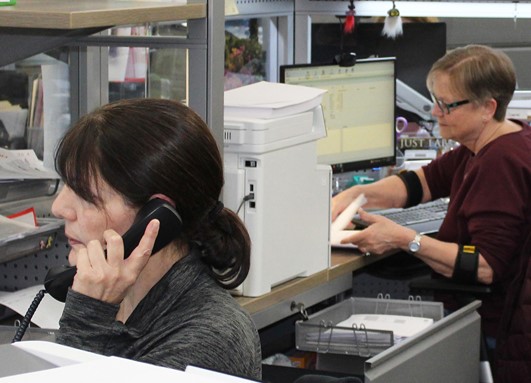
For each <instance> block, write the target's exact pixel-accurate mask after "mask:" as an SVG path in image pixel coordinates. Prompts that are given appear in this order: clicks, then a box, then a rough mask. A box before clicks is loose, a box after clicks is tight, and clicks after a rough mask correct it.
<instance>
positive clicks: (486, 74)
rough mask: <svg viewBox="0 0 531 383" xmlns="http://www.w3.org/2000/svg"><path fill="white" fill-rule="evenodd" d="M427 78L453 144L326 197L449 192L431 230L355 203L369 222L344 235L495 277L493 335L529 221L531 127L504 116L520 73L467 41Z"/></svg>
mask: <svg viewBox="0 0 531 383" xmlns="http://www.w3.org/2000/svg"><path fill="white" fill-rule="evenodd" d="M427 87H428V89H429V90H430V92H431V94H432V98H433V101H434V106H433V110H432V115H433V116H434V117H436V118H437V121H438V124H439V129H440V134H441V136H442V138H444V139H451V140H455V141H457V142H458V143H460V145H459V147H457V148H456V149H454V150H452V151H449V152H447V153H445V154H444V155H442V156H440V157H439V158H437V159H435V160H434V161H432V162H431V163H430V164H428V165H426V166H424V167H422V168H420V169H418V170H416V171H409V172H405V173H401V174H399V175H394V176H390V177H387V178H384V179H381V180H380V181H378V182H375V183H373V184H368V185H356V186H353V187H351V188H350V189H347V190H345V191H344V192H342V193H340V194H338V195H337V196H336V197H334V198H333V200H332V219H335V218H336V217H337V216H338V215H339V213H341V212H342V211H343V210H344V209H345V208H346V207H347V206H348V205H349V204H350V203H351V201H353V200H354V199H355V198H356V197H357V196H358V195H360V194H362V193H363V194H364V195H365V197H366V198H367V201H368V202H367V203H366V205H365V206H364V207H365V208H391V207H409V206H413V205H417V204H419V203H423V202H428V201H431V200H435V199H438V198H443V197H449V198H450V203H449V205H448V212H447V215H446V217H445V219H444V222H443V223H442V226H441V227H440V230H439V232H438V234H437V236H436V237H435V238H432V237H428V236H423V235H420V234H419V233H416V232H415V231H414V230H412V229H409V228H405V227H402V226H399V225H398V224H396V223H394V222H392V221H390V220H388V219H387V218H384V217H381V216H376V215H372V214H370V213H368V212H366V211H365V210H363V209H360V211H359V213H360V218H361V219H362V220H364V221H366V222H367V223H369V224H370V226H369V227H368V228H367V229H365V230H363V231H357V232H354V233H353V234H352V235H351V236H350V237H349V238H346V239H345V240H344V241H343V242H344V243H353V244H355V245H357V246H358V248H359V250H360V251H362V252H363V253H366V254H382V253H386V252H389V251H392V250H396V249H401V250H404V251H407V252H409V253H411V254H413V255H414V256H416V257H418V258H419V259H421V260H422V261H424V262H425V263H426V264H427V265H429V266H430V267H431V268H432V269H433V270H434V271H435V272H436V273H437V274H440V275H441V276H443V277H446V278H452V279H454V280H456V281H460V282H463V283H480V284H486V285H493V287H496V289H494V290H495V291H497V292H496V293H493V294H491V295H489V297H488V298H486V299H484V300H483V304H482V307H481V308H480V313H481V316H482V328H483V331H484V333H485V334H486V335H488V336H490V337H491V338H494V337H495V336H496V332H497V324H498V322H499V320H500V316H501V313H502V311H503V300H504V291H506V289H507V286H508V284H509V283H510V282H511V280H512V279H513V278H514V275H515V268H516V265H517V264H518V258H519V254H520V252H521V248H522V245H523V242H524V239H525V237H526V235H527V233H528V232H529V230H530V221H531V219H530V215H531V214H530V201H531V154H530V153H531V128H530V127H529V126H528V125H527V124H526V123H523V122H520V121H513V120H509V119H507V118H506V111H507V105H508V104H509V101H510V100H511V98H512V96H513V92H514V90H515V87H516V76H515V71H514V68H513V64H512V63H511V61H510V59H509V58H508V57H507V56H506V55H505V54H504V53H502V52H500V51H498V50H494V49H491V48H489V47H486V46H479V45H469V46H466V47H462V48H457V49H455V50H452V51H450V52H448V53H447V54H446V55H445V56H444V57H442V58H441V59H439V60H438V61H437V62H435V63H434V65H433V66H432V68H431V70H430V72H429V74H428V78H427Z"/></svg>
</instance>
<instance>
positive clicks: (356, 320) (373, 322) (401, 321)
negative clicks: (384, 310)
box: [336, 314, 433, 337]
mask: <svg viewBox="0 0 531 383" xmlns="http://www.w3.org/2000/svg"><path fill="white" fill-rule="evenodd" d="M362 324H363V325H364V326H365V328H366V329H371V330H384V331H392V332H393V335H394V336H395V337H396V336H398V337H409V336H413V335H415V334H417V333H418V332H420V331H422V330H424V329H425V328H426V327H428V326H430V325H432V324H433V318H420V317H414V316H406V315H380V314H353V315H351V316H350V317H349V318H347V319H345V320H344V321H342V322H339V323H338V324H336V327H347V328H351V327H352V326H353V325H356V326H357V327H358V328H360V326H361V325H362Z"/></svg>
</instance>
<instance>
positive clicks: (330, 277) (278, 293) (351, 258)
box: [237, 249, 387, 327]
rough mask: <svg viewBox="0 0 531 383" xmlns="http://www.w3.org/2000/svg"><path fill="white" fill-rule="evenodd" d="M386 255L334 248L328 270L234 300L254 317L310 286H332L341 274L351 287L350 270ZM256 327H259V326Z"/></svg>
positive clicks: (317, 287) (315, 287) (297, 294)
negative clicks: (370, 254) (269, 290)
mask: <svg viewBox="0 0 531 383" xmlns="http://www.w3.org/2000/svg"><path fill="white" fill-rule="evenodd" d="M386 257H387V255H382V256H375V255H372V256H370V257H365V256H362V255H359V252H357V251H356V250H351V249H344V250H343V249H341V250H340V249H334V250H333V251H332V257H331V267H330V268H329V269H327V270H323V271H321V272H318V273H315V274H313V275H310V276H308V277H301V278H295V279H293V280H290V281H288V282H285V283H283V284H281V285H279V286H276V287H274V288H273V289H272V290H271V292H269V293H267V294H264V295H261V296H259V297H253V298H251V297H238V298H237V300H238V302H240V304H241V305H242V306H243V307H244V308H245V309H246V310H247V311H248V312H249V313H250V314H251V315H252V316H256V315H257V314H260V313H263V312H264V311H267V310H271V309H273V308H274V306H275V305H279V304H282V303H284V304H286V302H287V303H288V304H289V303H290V302H291V301H293V300H294V299H296V298H297V297H298V296H301V295H303V294H305V293H307V292H308V291H310V290H312V289H320V288H321V289H322V288H325V287H326V286H327V285H334V282H336V281H339V280H340V279H341V278H343V277H346V279H345V281H346V283H347V287H348V288H350V287H352V281H351V275H352V272H353V271H355V270H358V269H361V268H363V267H365V266H367V265H370V264H372V263H374V262H377V261H378V260H381V259H383V258H386ZM343 286H345V284H343ZM341 288H342V287H340V286H338V289H341ZM343 288H344V287H343ZM348 288H347V289H348ZM338 292H340V291H331V292H330V294H332V295H333V294H334V293H336V294H337V293H338ZM332 295H331V296H332ZM308 306H309V305H308ZM292 314H293V313H292ZM279 316H282V314H279ZM277 319H282V318H277ZM259 327H261V326H260V325H259Z"/></svg>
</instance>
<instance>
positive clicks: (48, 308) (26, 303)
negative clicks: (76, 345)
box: [0, 285, 65, 329]
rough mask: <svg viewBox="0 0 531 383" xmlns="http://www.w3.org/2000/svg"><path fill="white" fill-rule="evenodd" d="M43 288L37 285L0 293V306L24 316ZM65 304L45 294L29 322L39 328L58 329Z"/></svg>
mask: <svg viewBox="0 0 531 383" xmlns="http://www.w3.org/2000/svg"><path fill="white" fill-rule="evenodd" d="M42 289H44V286H42V285H37V286H32V287H28V288H25V289H22V290H19V291H15V292H6V291H0V304H1V305H3V306H5V307H8V308H10V309H11V310H13V311H15V312H16V313H17V314H20V315H22V316H24V315H26V312H27V311H28V308H29V307H30V305H31V303H32V302H33V299H34V298H35V296H36V295H37V293H38V292H39V291H40V290H42ZM64 307H65V304H64V303H62V302H59V301H57V300H55V299H54V298H52V297H51V296H50V295H48V294H46V295H45V296H44V298H43V299H42V301H41V303H40V304H39V306H38V308H37V311H35V314H34V315H33V318H32V319H31V322H32V323H33V324H35V325H37V326H39V327H40V328H47V329H58V328H59V319H61V315H62V313H63V309H64Z"/></svg>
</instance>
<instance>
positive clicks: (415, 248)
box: [407, 233, 422, 254]
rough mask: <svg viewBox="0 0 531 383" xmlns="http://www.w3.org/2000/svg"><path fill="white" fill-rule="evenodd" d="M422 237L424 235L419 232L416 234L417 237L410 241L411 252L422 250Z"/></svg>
mask: <svg viewBox="0 0 531 383" xmlns="http://www.w3.org/2000/svg"><path fill="white" fill-rule="evenodd" d="M421 238H422V235H421V234H418V233H417V234H416V235H415V238H413V241H411V242H409V245H408V246H407V247H408V249H409V252H410V253H412V254H415V253H416V252H417V251H419V250H420V239H421Z"/></svg>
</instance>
